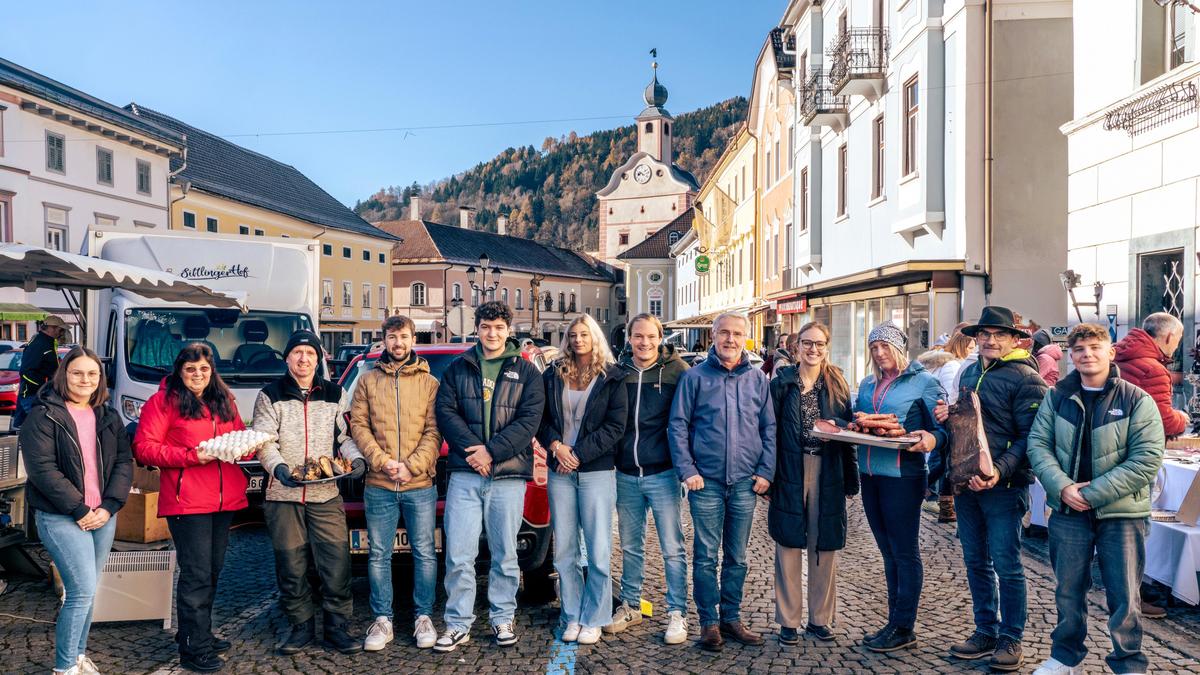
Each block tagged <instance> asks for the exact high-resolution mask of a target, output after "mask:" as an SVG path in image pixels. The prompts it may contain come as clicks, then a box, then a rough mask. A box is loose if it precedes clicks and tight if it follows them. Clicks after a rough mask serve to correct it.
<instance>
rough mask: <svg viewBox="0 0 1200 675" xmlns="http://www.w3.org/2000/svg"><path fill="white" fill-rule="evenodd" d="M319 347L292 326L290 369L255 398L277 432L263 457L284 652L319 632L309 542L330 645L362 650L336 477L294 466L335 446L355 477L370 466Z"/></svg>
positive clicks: (265, 423) (265, 426)
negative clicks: (312, 478)
mask: <svg viewBox="0 0 1200 675" xmlns="http://www.w3.org/2000/svg"><path fill="white" fill-rule="evenodd" d="M321 352H322V348H321V339H320V338H318V337H317V335H316V333H313V332H312V331H310V330H298V331H296V332H294V333H292V335H291V337H290V338H288V342H287V346H286V347H285V348H284V350H283V358H284V361H285V362H286V363H287V369H288V370H287V372H286V373H284V374H283V375H282V376H281V377H280V378H279V379H278V380H276V381H274V382H272V383H271V384H269V385H267V386H266V387H264V388H263V390H262V391H260V392H259V393H258V399H257V400H256V401H255V402H254V422H253V423H252V426H253V428H254V429H255V430H256V431H263V432H266V433H269V434H272V435H274V436H275V437H276V440H274V441H271V442H269V443H267V445H266V446H265V447H264V448H263V449H262V450H260V451H259V453H258V459H259V462H261V463H262V466H263V469H265V470H266V472H267V475H268V476H269V477H270V478H269V481H268V483H267V494H266V501H265V502H264V503H263V516H264V518H265V519H266V521H267V530H268V532H269V533H270V535H271V546H272V548H274V550H275V578H276V581H277V582H278V584H279V604H280V606H281V607H282V609H283V613H284V615H285V616H286V617H287V619H288V622H289V623H290V624H291V632H290V633H289V634H288V636H287V638H286V639H285V640H284V641H283V643H282V644H281V645H279V647H278V648H277V652H278V653H280V654H295V653H298V652H299V651H301V650H302V649H303V648H304V647H305V646H306V645H307V644H308V643H310V642H312V640H313V637H314V635H315V630H316V619H315V614H316V610H315V608H314V607H313V597H312V589H311V588H310V586H309V583H308V565H309V562H308V561H309V556H310V549H311V556H312V560H313V563H314V564H315V566H316V572H317V575H318V576H319V577H320V578H321V605H322V608H323V609H324V617H323V625H322V634H323V636H324V639H325V640H324V641H325V645H326V646H328V647H331V648H333V649H336V650H337V651H339V652H342V653H343V654H349V653H353V652H358V651H362V642H361V641H360V640H359V639H358V638H355V637H352V636H351V635H350V633H349V631H348V629H347V625H348V623H349V620H350V614H351V610H352V609H353V605H352V600H351V594H350V548H349V546H348V545H347V542H348V541H349V540H350V537H349V534H348V532H347V528H346V513H345V511H344V510H343V508H342V497H341V494H340V493H339V492H338V487H337V483H336V482H328V483H318V484H315V485H303V484H301V483H299V482H297V481H295V480H293V479H292V476H291V471H292V469H291V467H293V466H301V465H303V464H304V463H305V461H306V460H308V459H317V460H320V459H321V458H322V457H332V456H333V455H334V450H335V449H340V454H341V456H342V457H344V458H346V459H350V460H351V466H352V467H353V470H352V472H351V475H352V476H353V477H354V478H359V477H361V476H362V475H363V474H364V473H366V470H367V463H366V460H365V459H363V456H362V453H360V452H359V450H358V447H357V446H356V445H355V444H354V441H353V439H351V438H350V436H349V433H348V431H347V428H346V417H345V416H344V415H343V413H344V412H345V411H347V410H348V409H349V405H347V404H344V403H343V400H342V399H343V395H344V392H343V391H342V388H341V387H339V386H338V385H337V384H336V383H334V382H330V381H329V380H326V379H324V378H322V377H321V376H320V375H319V374H318V369H319V366H320V363H321ZM339 446H340V448H339Z"/></svg>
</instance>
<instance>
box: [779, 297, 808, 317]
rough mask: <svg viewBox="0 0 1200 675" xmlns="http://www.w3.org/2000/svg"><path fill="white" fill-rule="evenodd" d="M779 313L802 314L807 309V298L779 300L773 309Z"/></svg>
mask: <svg viewBox="0 0 1200 675" xmlns="http://www.w3.org/2000/svg"><path fill="white" fill-rule="evenodd" d="M775 311H776V312H778V313H779V314H803V313H804V312H807V311H808V298H806V297H801V298H799V299H797V300H788V301H786V302H780V303H779V304H778V305H777V306H776V309H775Z"/></svg>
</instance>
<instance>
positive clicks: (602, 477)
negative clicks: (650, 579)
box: [538, 314, 628, 644]
mask: <svg viewBox="0 0 1200 675" xmlns="http://www.w3.org/2000/svg"><path fill="white" fill-rule="evenodd" d="M562 352H563V358H562V359H561V360H559V361H558V362H557V363H556V364H555V366H554V367H553V368H548V369H547V370H546V372H545V373H544V374H543V378H544V380H545V383H546V412H545V414H544V415H543V417H542V428H541V430H540V431H539V432H538V441H539V442H541V444H542V447H544V448H546V449H547V450H548V451H549V452H548V455H549V457H548V461H547V464H548V465H549V467H550V469H551V473H550V480H549V485H548V486H547V491H548V492H549V496H550V520H551V524H552V526H553V527H554V569H555V570H557V571H558V584H559V604H560V606H561V610H560V612H561V617H560V624H561V625H562V640H563V641H564V642H574V641H578V642H579V643H580V644H595V643H596V642H598V641H599V640H600V632H601V629H602V628H603V627H604V626H605V625H607V624H608V622H609V621H610V619H611V617H612V577H611V576H610V573H609V567H610V562H611V560H612V521H613V508H614V507H615V506H616V479H615V477H614V475H613V466H614V461H615V456H616V453H617V446H618V445H619V444H620V442H621V436H622V434H624V433H625V418H626V416H627V414H628V403H627V401H628V395H627V394H626V392H625V385H624V377H623V376H622V374H623V373H622V371H621V368H620V367H619V366H617V364H616V360H615V359H614V358H613V355H612V351H611V350H610V349H609V348H608V342H607V341H606V340H605V339H604V332H603V331H601V330H600V326H598V325H597V324H596V321H595V319H592V317H590V316H588V315H586V314H584V315H582V316H580V317H579V318H577V319H575V320H574V321H572V322H571V325H570V326H568V327H567V334H566V337H565V338H564V339H563V343H562ZM581 529H582V531H583V541H584V546H586V548H587V559H588V573H587V582H586V587H585V582H584V578H583V566H582V563H581V561H580V551H579V532H580V530H581Z"/></svg>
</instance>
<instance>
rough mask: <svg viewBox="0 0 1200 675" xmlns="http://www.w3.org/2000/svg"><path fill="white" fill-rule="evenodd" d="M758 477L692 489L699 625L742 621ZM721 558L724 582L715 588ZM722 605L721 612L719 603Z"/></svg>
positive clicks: (690, 502)
mask: <svg viewBox="0 0 1200 675" xmlns="http://www.w3.org/2000/svg"><path fill="white" fill-rule="evenodd" d="M757 500H758V495H756V494H754V479H753V478H745V479H743V480H740V481H738V482H736V483H734V484H733V485H725V484H724V483H721V482H720V481H716V480H708V479H707V478H706V479H704V489H703V490H692V491H690V492H688V505H689V507H690V508H689V510H690V511H691V514H692V528H693V530H694V532H695V536H694V543H693V551H692V557H693V559H694V562H693V563H692V584H693V585H694V586H695V590H694V591H693V592H694V594H695V596H696V613H697V614H699V615H700V625H701V626H712V625H714V624H716V623H718V622H725V623H734V622H736V621H741V612H742V586H743V585H744V584H745V582H746V544H747V543H748V542H749V541H750V525H751V524H752V523H753V521H754V505H755V503H756V502H757ZM718 552H720V553H723V554H724V557H723V558H722V560H721V586H720V589H719V590H718V588H717V554H718ZM718 603H719V604H720V614H718V613H717V605H718Z"/></svg>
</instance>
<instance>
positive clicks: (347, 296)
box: [342, 281, 354, 307]
mask: <svg viewBox="0 0 1200 675" xmlns="http://www.w3.org/2000/svg"><path fill="white" fill-rule="evenodd" d="M353 294H354V286H353V284H351V283H350V282H349V281H343V282H342V307H349V306H350V305H351V304H353V302H354V299H353Z"/></svg>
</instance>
